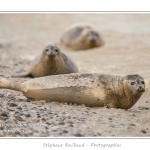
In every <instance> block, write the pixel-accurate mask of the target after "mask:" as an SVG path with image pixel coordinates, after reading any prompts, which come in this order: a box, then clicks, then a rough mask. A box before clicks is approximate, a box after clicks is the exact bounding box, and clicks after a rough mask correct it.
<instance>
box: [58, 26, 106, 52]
mask: <svg viewBox="0 0 150 150" xmlns="http://www.w3.org/2000/svg"><path fill="white" fill-rule="evenodd" d="M60 44H61V45H62V46H64V47H66V48H69V49H72V50H85V49H90V48H94V47H99V46H102V45H104V40H103V39H102V37H101V35H100V34H99V33H98V32H97V31H96V30H95V29H94V28H93V27H92V26H90V25H84V24H76V25H73V26H71V27H69V28H67V29H66V30H65V31H64V32H63V34H62V36H61V38H60Z"/></svg>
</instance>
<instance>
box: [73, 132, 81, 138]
mask: <svg viewBox="0 0 150 150" xmlns="http://www.w3.org/2000/svg"><path fill="white" fill-rule="evenodd" d="M74 136H77V137H82V136H83V135H82V134H81V133H76V134H74Z"/></svg>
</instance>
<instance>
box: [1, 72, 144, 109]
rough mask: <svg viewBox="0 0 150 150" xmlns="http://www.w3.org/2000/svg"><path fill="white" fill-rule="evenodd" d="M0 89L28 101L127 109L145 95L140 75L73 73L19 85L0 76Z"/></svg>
mask: <svg viewBox="0 0 150 150" xmlns="http://www.w3.org/2000/svg"><path fill="white" fill-rule="evenodd" d="M0 88H7V89H12V90H17V91H21V92H23V94H24V95H25V96H26V97H27V98H31V99H35V100H43V99H44V100H50V101H59V102H70V103H77V104H85V105H87V106H97V107H98V106H101V107H103V106H105V107H107V108H122V109H128V108H130V107H132V106H133V105H134V104H135V103H136V102H137V101H138V99H139V98H140V97H141V95H142V94H143V92H144V91H145V83H144V79H143V78H142V77H141V76H139V75H127V76H117V75H106V74H99V73H83V74H81V73H74V74H64V75H53V76H46V77H41V78H35V79H30V80H26V81H25V82H19V80H18V81H17V82H15V81H13V80H10V79H7V78H5V77H2V76H0Z"/></svg>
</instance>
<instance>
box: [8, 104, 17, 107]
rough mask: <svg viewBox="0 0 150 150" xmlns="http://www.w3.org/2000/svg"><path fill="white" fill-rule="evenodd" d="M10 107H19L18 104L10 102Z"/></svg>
mask: <svg viewBox="0 0 150 150" xmlns="http://www.w3.org/2000/svg"><path fill="white" fill-rule="evenodd" d="M8 105H9V106H10V107H17V106H18V105H17V104H15V103H9V104H8Z"/></svg>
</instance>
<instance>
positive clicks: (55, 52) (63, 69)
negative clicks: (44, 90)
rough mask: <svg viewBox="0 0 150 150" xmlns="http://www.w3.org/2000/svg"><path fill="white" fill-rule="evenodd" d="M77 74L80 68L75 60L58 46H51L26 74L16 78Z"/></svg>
mask: <svg viewBox="0 0 150 150" xmlns="http://www.w3.org/2000/svg"><path fill="white" fill-rule="evenodd" d="M76 72H78V67H77V64H76V63H75V62H74V60H73V59H72V58H70V57H69V56H67V55H66V54H64V53H62V52H61V51H60V49H59V47H58V46H56V45H49V46H47V47H45V48H44V50H43V52H42V54H41V55H39V56H38V57H36V58H35V60H34V61H33V62H32V64H31V66H30V68H29V69H28V70H27V71H26V72H25V73H22V74H15V75H14V76H15V77H19V76H32V77H43V76H48V75H56V74H68V73H76Z"/></svg>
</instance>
